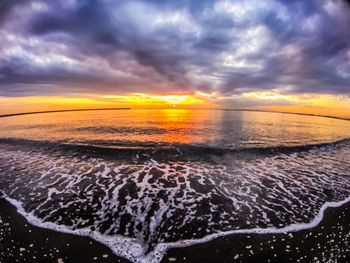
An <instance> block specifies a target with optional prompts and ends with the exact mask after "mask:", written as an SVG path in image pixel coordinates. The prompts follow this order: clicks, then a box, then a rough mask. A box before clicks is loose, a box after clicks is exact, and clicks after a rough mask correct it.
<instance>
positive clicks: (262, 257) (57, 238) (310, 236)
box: [0, 199, 350, 263]
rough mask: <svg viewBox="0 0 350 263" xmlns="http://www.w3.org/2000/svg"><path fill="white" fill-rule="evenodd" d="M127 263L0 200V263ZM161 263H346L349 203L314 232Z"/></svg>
mask: <svg viewBox="0 0 350 263" xmlns="http://www.w3.org/2000/svg"><path fill="white" fill-rule="evenodd" d="M12 262H59V263H61V262H64V263H67V262H74V263H79V262H84V263H88V262H128V261H127V260H125V259H122V258H119V257H117V256H115V255H114V254H113V253H112V252H111V251H110V249H108V248H107V247H105V246H104V245H102V244H100V243H97V242H95V241H93V240H91V239H89V238H86V237H79V236H74V235H70V234H63V233H58V232H55V231H51V230H46V229H42V228H38V227H34V226H32V225H30V224H29V223H28V222H27V221H26V220H25V219H24V218H23V217H22V216H21V215H20V214H18V213H17V211H16V208H15V207H14V206H12V205H11V204H9V203H8V202H7V201H5V200H4V199H0V263H12ZM163 262H198V263H199V262H201V263H206V262H208V263H209V262H210V263H211V262H350V204H349V203H348V204H345V205H343V206H342V207H339V208H331V209H327V210H326V213H325V217H324V220H323V221H322V222H321V224H319V225H318V226H317V227H315V228H313V229H309V230H303V231H299V232H295V233H286V234H278V235H272V234H268V235H261V234H250V235H243V234H239V235H231V236H228V237H224V238H219V239H215V240H213V241H211V242H208V243H205V244H201V245H194V246H191V247H187V248H180V249H170V250H169V251H168V253H167V255H166V256H165V257H164V259H163Z"/></svg>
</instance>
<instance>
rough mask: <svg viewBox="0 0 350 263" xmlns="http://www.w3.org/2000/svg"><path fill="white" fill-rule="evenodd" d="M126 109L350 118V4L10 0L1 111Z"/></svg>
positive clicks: (3, 28)
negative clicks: (253, 111)
mask: <svg viewBox="0 0 350 263" xmlns="http://www.w3.org/2000/svg"><path fill="white" fill-rule="evenodd" d="M118 106H130V107H167V106H169V107H202V108H203V107H215V108H250V109H267V110H280V111H294V112H304V113H305V112H306V113H313V114H325V115H337V116H347V117H350V1H345V0H307V1H306V0H293V1H292V0H289V1H288V0H232V1H228V0H217V1H209V0H203V1H199V0H162V1H157V0H147V1H146V0H143V1H134V0H119V1H115V0H45V1H31V0H2V1H0V113H11V112H20V111H28V110H31V109H33V110H37V109H44V110H47V109H61V108H67V107H73V108H74V107H75V108H87V107H118Z"/></svg>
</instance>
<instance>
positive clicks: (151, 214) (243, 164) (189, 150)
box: [0, 109, 350, 263]
mask: <svg viewBox="0 0 350 263" xmlns="http://www.w3.org/2000/svg"><path fill="white" fill-rule="evenodd" d="M349 137H350V121H346V120H341V119H335V118H326V117H318V116H305V115H296V114H285V113H268V112H253V111H230V110H186V109H146V110H144V109H123V110H103V111H101V110H100V111H93V110H92V111H76V112H56V113H45V114H31V115H22V116H13V117H5V118H1V119H0V195H2V196H3V197H4V198H5V199H6V200H8V201H9V202H10V203H12V204H13V205H15V206H16V207H17V210H18V212H19V213H20V214H22V215H23V216H24V217H25V218H26V219H27V220H28V222H30V223H31V224H33V225H36V226H39V227H43V228H48V229H52V230H55V231H59V232H66V233H71V234H74V235H82V236H89V237H91V238H92V239H95V240H96V241H98V242H100V243H102V244H105V245H106V246H108V247H110V248H111V250H112V251H113V252H114V253H115V254H117V255H119V256H121V257H124V258H127V259H129V260H131V261H132V262H135V263H145V262H151V263H158V262H160V261H161V259H162V257H163V256H164V255H165V253H166V251H167V250H168V249H169V248H173V247H185V246H191V245H193V244H198V243H203V242H208V241H210V240H213V239H215V238H218V237H222V236H226V235H234V234H236V233H261V234H264V233H286V232H293V231H298V230H301V229H307V228H312V227H314V226H316V225H317V224H318V223H319V222H321V221H322V218H323V212H324V210H325V209H326V208H327V207H336V206H340V205H342V204H344V203H346V202H349V201H350V139H349Z"/></svg>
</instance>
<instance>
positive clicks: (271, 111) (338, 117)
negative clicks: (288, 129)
mask: <svg viewBox="0 0 350 263" xmlns="http://www.w3.org/2000/svg"><path fill="white" fill-rule="evenodd" d="M132 109H151V110H162V109H163V108H132V107H118V108H86V109H63V110H46V111H30V112H19V113H10V114H2V115H0V118H6V117H16V116H23V115H34V114H46V113H60V112H75V111H107V110H132ZM164 109H174V110H176V109H178V110H180V109H185V108H164ZM188 110H223V111H248V112H266V113H281V114H293V115H302V116H311V117H323V118H331V119H338V120H345V121H350V118H346V117H340V116H332V115H323V114H313V113H302V112H288V111H274V110H259V109H245V108H243V109H237V108H232V109H230V108H213V109H207V108H192V109H188Z"/></svg>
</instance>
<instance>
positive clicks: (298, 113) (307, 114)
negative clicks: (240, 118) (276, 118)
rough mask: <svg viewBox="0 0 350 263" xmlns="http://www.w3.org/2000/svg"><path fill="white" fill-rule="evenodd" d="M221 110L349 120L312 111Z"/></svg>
mask: <svg viewBox="0 0 350 263" xmlns="http://www.w3.org/2000/svg"><path fill="white" fill-rule="evenodd" d="M222 110H224V111H251V112H268V113H282V114H293V115H302V116H311V117H323V118H331V119H337V120H344V121H350V118H345V117H338V116H332V115H322V114H313V113H301V112H288V111H273V110H251V109H222Z"/></svg>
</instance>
